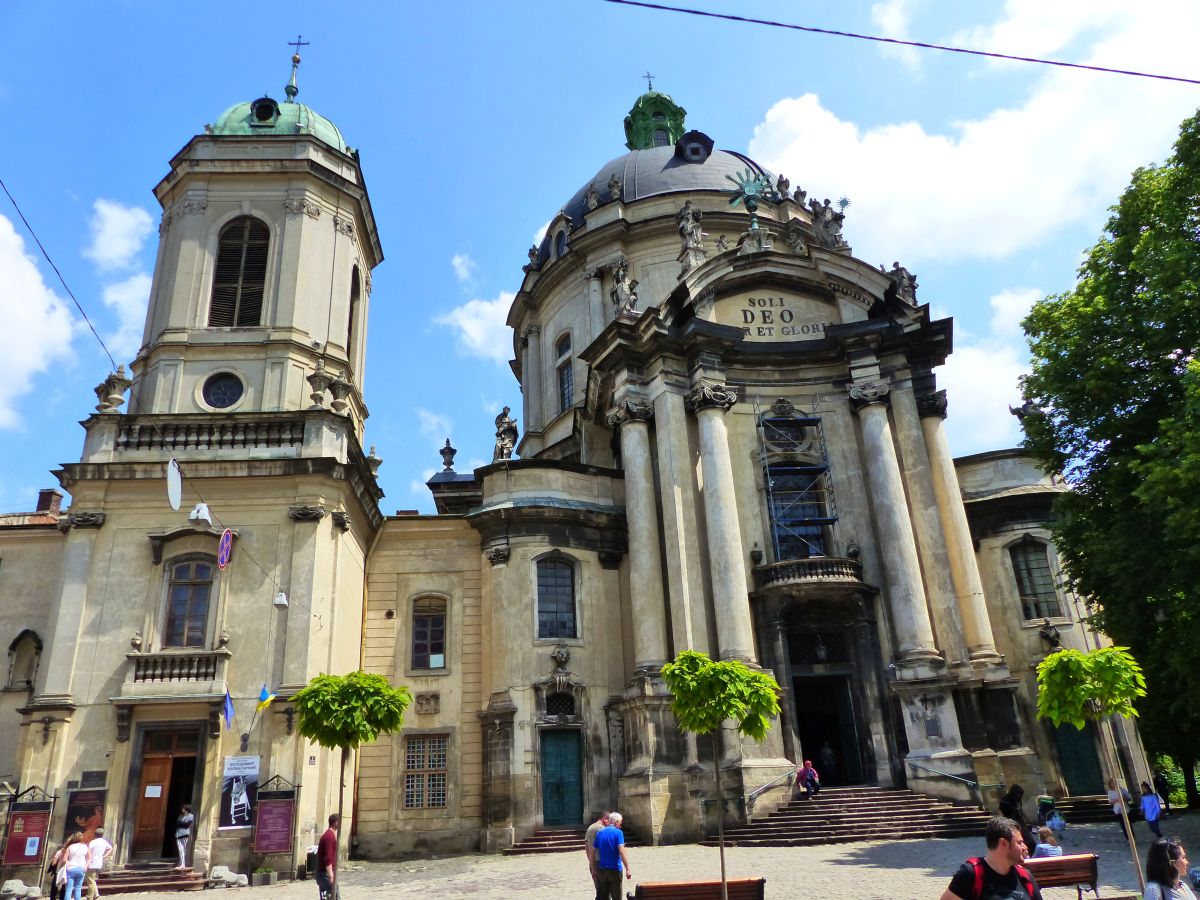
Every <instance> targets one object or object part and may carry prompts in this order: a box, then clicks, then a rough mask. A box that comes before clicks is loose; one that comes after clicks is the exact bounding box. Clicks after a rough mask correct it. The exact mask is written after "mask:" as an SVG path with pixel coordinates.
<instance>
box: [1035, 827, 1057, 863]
mask: <svg viewBox="0 0 1200 900" xmlns="http://www.w3.org/2000/svg"><path fill="white" fill-rule="evenodd" d="M1037 835H1038V842H1037V846H1036V847H1034V848H1033V858H1034V859H1038V858H1040V857H1043V856H1062V855H1063V852H1062V847H1060V846H1058V838H1056V837H1055V836H1054V831H1053V829H1051V828H1050V826H1048V825H1043V826H1042V827H1041V828H1039V829H1038V830H1037Z"/></svg>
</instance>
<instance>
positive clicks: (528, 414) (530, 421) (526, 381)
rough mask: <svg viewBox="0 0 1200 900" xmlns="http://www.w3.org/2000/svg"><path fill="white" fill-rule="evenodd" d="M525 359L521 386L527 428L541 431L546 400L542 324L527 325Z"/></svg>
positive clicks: (523, 341)
mask: <svg viewBox="0 0 1200 900" xmlns="http://www.w3.org/2000/svg"><path fill="white" fill-rule="evenodd" d="M522 344H523V345H524V347H525V359H524V360H523V362H522V365H521V376H522V378H521V380H522V382H523V384H522V385H521V387H522V388H523V390H524V393H525V430H526V431H540V430H541V428H542V407H543V404H544V403H545V401H546V398H545V396H544V392H543V390H542V326H541V325H527V326H525V335H524V338H523V339H522Z"/></svg>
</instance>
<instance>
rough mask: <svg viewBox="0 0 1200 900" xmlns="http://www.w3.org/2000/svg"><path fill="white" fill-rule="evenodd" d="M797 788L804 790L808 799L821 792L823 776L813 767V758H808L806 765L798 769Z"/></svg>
mask: <svg viewBox="0 0 1200 900" xmlns="http://www.w3.org/2000/svg"><path fill="white" fill-rule="evenodd" d="M796 789H797V790H798V791H803V792H804V796H805V798H806V799H808V800H811V799H812V798H813V797H815V796H816V795H817V794H819V793H821V776H820V775H818V774H817V770H816V769H814V768H813V764H812V760H811V759H806V760H805V761H804V765H802V766H801V767H800V768H799V769H797V770H796Z"/></svg>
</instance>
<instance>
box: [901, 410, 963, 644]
mask: <svg viewBox="0 0 1200 900" xmlns="http://www.w3.org/2000/svg"><path fill="white" fill-rule="evenodd" d="M891 398H892V415H893V416H894V417H895V419H896V442H897V443H898V444H899V445H900V458H901V461H902V463H903V466H904V477H905V480H906V484H907V485H908V496H909V500H910V501H911V502H910V506H911V510H912V523H913V531H914V532H915V533H916V537H917V551H918V552H919V553H920V556H921V568H922V570H923V571H924V573H925V591H926V593H927V594H928V597H929V608H930V610H931V612H932V613H933V620H934V629H935V631H936V635H935V636H936V638H937V641H938V647H939V648H940V649H941V651H942V652H943V653H944V654H945V655H946V657H947V660H948V661H951V662H959V661H960V660H961V661H962V662H966V659H967V643H966V639H965V637H964V636H963V627H962V619H961V618H960V616H959V612H958V602H957V599H956V598H955V594H954V582H953V580H952V579H951V576H950V562H949V557H948V555H947V550H946V536H945V533H944V531H943V529H942V520H941V514H940V512H939V511H938V503H937V495H936V494H935V493H934V490H933V477H932V475H931V474H930V471H929V454H928V453H927V452H926V450H925V440H924V438H923V436H922V434H921V422H920V418H919V417H918V415H917V402H916V399H915V398H914V397H913V393H912V390H911V389H910V388H908V387H905V388H898V389H897V390H894V391H892V393H891Z"/></svg>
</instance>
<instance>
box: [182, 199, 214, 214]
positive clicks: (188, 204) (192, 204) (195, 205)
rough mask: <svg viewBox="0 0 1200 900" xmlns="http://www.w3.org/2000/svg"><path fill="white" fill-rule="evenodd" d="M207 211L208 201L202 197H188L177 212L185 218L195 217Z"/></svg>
mask: <svg viewBox="0 0 1200 900" xmlns="http://www.w3.org/2000/svg"><path fill="white" fill-rule="evenodd" d="M206 209H208V200H206V199H204V198H203V197H199V198H197V197H189V198H188V199H187V200H184V201H183V203H182V204H180V206H179V211H180V213H182V214H183V215H185V216H197V215H200V214H201V213H202V212H204V211H205V210H206Z"/></svg>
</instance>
